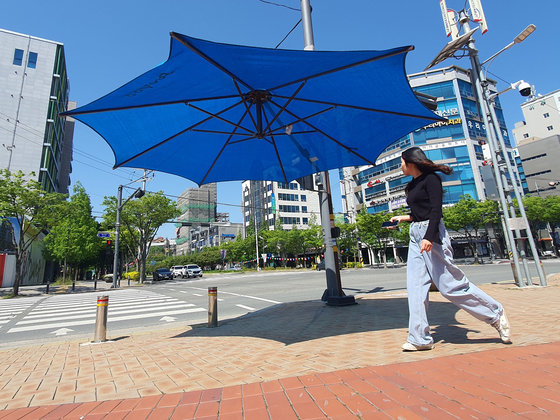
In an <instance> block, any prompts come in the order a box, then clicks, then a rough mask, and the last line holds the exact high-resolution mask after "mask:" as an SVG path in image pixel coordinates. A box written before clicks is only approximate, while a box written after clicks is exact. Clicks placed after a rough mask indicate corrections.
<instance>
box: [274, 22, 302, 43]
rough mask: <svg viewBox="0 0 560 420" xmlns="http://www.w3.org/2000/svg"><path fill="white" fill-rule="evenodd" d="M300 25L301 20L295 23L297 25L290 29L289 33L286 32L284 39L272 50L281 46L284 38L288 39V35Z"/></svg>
mask: <svg viewBox="0 0 560 420" xmlns="http://www.w3.org/2000/svg"><path fill="white" fill-rule="evenodd" d="M300 23H301V19H300V20H298V21H297V23H296V24H295V25H294V27H293V28H292V29H290V32H288V33H287V34H286V36H285V37H284V38H282V41H280V42H279V43H278V44H277V45H276V47H274V49H276V48H278V47H279V46H280V45H282V43H283V42H284V41H285V40H286V38H288V37H289V36H290V34H291V33H292V32H293V31H294V29H296V28H297V26H298V25H299V24H300Z"/></svg>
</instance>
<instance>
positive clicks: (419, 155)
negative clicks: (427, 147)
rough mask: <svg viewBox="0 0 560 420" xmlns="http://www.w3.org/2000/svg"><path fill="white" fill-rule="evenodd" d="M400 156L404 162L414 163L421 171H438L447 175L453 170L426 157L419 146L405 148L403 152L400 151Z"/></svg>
mask: <svg viewBox="0 0 560 420" xmlns="http://www.w3.org/2000/svg"><path fill="white" fill-rule="evenodd" d="M401 157H402V158H403V160H404V161H405V162H406V163H413V164H415V165H416V166H417V167H418V169H420V172H422V173H430V172H435V171H440V172H443V173H444V174H445V175H449V174H450V173H451V172H453V169H452V168H450V167H449V166H447V165H440V164H437V163H434V162H432V161H431V160H430V159H428V157H427V156H426V154H425V153H424V151H423V150H422V149H420V148H419V147H410V148H408V149H406V150H405V151H404V152H402V155H401Z"/></svg>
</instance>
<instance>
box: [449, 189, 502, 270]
mask: <svg viewBox="0 0 560 420" xmlns="http://www.w3.org/2000/svg"><path fill="white" fill-rule="evenodd" d="M443 217H444V220H445V226H446V227H447V228H448V229H451V230H454V231H456V232H459V233H461V234H463V235H464V237H465V238H466V239H467V240H468V244H469V248H471V250H472V252H473V255H474V256H475V260H476V261H477V262H478V261H479V255H478V247H477V246H476V243H477V241H478V239H479V236H480V233H479V231H480V230H481V229H482V228H484V226H485V225H486V224H488V223H497V222H498V221H499V213H498V204H497V203H496V202H495V201H492V200H485V201H476V200H475V199H474V198H472V197H471V196H470V195H469V194H466V195H464V196H461V199H460V200H459V201H458V202H457V203H456V204H454V205H453V206H451V207H447V208H445V209H444V210H443Z"/></svg>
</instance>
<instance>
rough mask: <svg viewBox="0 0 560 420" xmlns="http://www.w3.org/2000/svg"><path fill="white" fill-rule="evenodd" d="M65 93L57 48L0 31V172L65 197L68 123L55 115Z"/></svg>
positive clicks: (63, 67) (70, 128)
mask: <svg viewBox="0 0 560 420" xmlns="http://www.w3.org/2000/svg"><path fill="white" fill-rule="evenodd" d="M69 90H70V89H69V83H68V77H67V74H66V62H65V58H64V46H63V45H62V44H61V43H59V42H56V41H49V40H46V39H41V38H36V37H34V36H31V35H24V34H19V33H16V32H11V31H7V30H4V29H0V92H1V93H2V94H1V95H0V168H5V169H9V170H10V171H17V170H21V171H22V172H24V173H25V174H29V173H30V172H34V173H35V175H36V179H37V180H38V181H39V182H40V183H41V185H42V187H43V188H44V189H45V190H46V191H56V192H61V193H67V192H68V186H69V185H70V173H71V172H72V169H71V168H72V167H71V162H72V138H73V125H74V123H73V120H70V119H69V121H66V118H64V117H60V116H59V113H61V112H63V111H66V110H67V109H68V107H69V101H68V94H69ZM70 106H75V104H70Z"/></svg>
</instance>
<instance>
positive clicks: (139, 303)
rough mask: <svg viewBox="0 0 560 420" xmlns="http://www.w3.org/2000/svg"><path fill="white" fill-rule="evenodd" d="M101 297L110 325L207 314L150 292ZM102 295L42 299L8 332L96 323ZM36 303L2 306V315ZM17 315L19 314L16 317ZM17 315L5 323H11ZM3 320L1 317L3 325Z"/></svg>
mask: <svg viewBox="0 0 560 420" xmlns="http://www.w3.org/2000/svg"><path fill="white" fill-rule="evenodd" d="M102 295H104V296H105V295H107V296H109V309H108V312H107V315H108V316H107V323H108V324H110V323H115V322H119V321H128V320H133V319H146V318H155V317H158V319H159V318H161V317H164V316H170V315H175V316H176V315H184V314H190V313H195V312H204V311H206V310H207V309H205V308H201V307H196V306H195V305H194V304H192V303H188V302H185V301H183V300H180V299H177V298H174V297H169V296H163V295H161V294H157V293H154V292H151V291H147V290H129V289H127V290H118V291H104V292H102ZM98 296H101V293H93V294H89V293H88V294H82V295H64V296H58V295H55V296H51V297H49V298H42V299H43V301H42V302H39V304H37V306H35V307H34V308H33V309H32V310H31V311H29V313H27V314H25V316H24V317H23V319H19V320H18V322H16V323H15V325H11V328H9V329H8V331H7V333H17V332H25V331H35V330H51V329H57V328H67V327H72V326H78V325H88V324H95V320H96V316H97V297H98ZM36 303H37V300H35V301H33V302H29V304H27V305H25V306H21V307H15V306H14V307H13V308H7V307H5V306H4V305H0V308H1V310H0V317H1V316H2V315H1V314H3V313H7V314H8V315H6V316H10V315H9V314H10V313H11V314H13V313H15V312H9V310H13V311H15V310H18V311H19V312H18V314H20V313H22V312H24V311H25V310H28V309H29V308H30V307H31V306H32V305H34V304H36ZM16 316H17V314H16ZM13 317H14V316H13V315H12V316H11V317H10V318H9V319H7V320H6V323H7V322H9V321H10V320H11V319H12V318H13ZM2 320H3V319H2V318H0V322H1V321H2Z"/></svg>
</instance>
